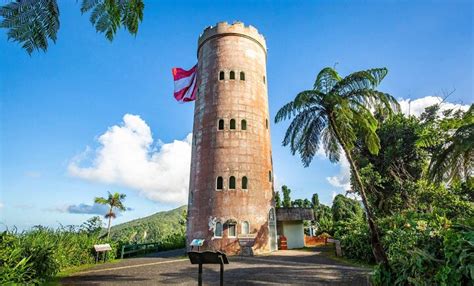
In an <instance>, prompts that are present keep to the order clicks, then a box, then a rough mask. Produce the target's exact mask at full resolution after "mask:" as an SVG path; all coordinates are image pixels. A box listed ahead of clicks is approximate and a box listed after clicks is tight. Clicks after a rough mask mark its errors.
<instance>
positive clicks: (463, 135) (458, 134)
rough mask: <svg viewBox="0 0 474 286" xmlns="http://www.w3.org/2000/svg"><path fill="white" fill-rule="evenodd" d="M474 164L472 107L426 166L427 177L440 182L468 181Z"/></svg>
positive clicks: (473, 110)
mask: <svg viewBox="0 0 474 286" xmlns="http://www.w3.org/2000/svg"><path fill="white" fill-rule="evenodd" d="M473 162H474V105H471V107H470V108H469V110H468V111H467V112H466V113H465V114H464V116H463V118H462V125H461V126H460V127H459V128H458V129H456V131H455V132H454V134H453V135H452V136H451V137H450V138H449V140H448V141H447V142H446V143H445V144H443V145H441V146H439V147H438V148H437V149H436V150H435V152H434V154H433V156H432V158H431V161H430V164H429V166H428V174H429V177H430V178H431V179H432V180H434V181H436V182H441V181H443V180H446V181H448V182H450V181H452V180H462V179H466V180H467V179H468V177H470V176H472V174H473Z"/></svg>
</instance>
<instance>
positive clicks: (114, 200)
mask: <svg viewBox="0 0 474 286" xmlns="http://www.w3.org/2000/svg"><path fill="white" fill-rule="evenodd" d="M108 194H109V195H108V197H107V198H103V197H96V198H95V199H94V203H96V204H101V205H106V206H108V207H109V211H108V212H107V213H106V214H105V218H107V219H109V223H108V225H107V237H110V226H111V224H112V219H113V218H116V217H117V215H116V213H115V212H114V209H118V210H120V211H126V210H127V208H126V207H125V206H124V205H123V201H124V200H125V198H126V195H125V194H119V193H117V192H116V193H113V194H112V193H111V192H108Z"/></svg>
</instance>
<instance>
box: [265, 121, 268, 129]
mask: <svg viewBox="0 0 474 286" xmlns="http://www.w3.org/2000/svg"><path fill="white" fill-rule="evenodd" d="M265 127H266V128H267V129H268V119H265Z"/></svg>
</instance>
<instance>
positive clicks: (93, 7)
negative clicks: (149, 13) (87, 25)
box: [81, 0, 145, 41]
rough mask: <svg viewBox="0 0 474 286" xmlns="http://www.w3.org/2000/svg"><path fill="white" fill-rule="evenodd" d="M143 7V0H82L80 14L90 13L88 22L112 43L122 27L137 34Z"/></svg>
mask: <svg viewBox="0 0 474 286" xmlns="http://www.w3.org/2000/svg"><path fill="white" fill-rule="evenodd" d="M144 7H145V5H144V4H143V0H83V1H82V4H81V13H83V14H84V13H87V12H90V13H91V14H90V17H89V20H90V22H91V23H92V25H94V27H95V29H96V31H97V32H99V33H104V34H105V37H106V38H107V39H108V40H109V41H112V40H113V39H114V37H115V34H116V33H117V30H118V29H120V28H121V27H122V26H123V27H124V28H125V29H126V30H127V31H129V32H130V33H131V34H132V35H136V34H137V32H138V26H139V24H140V22H141V21H142V20H143V9H144Z"/></svg>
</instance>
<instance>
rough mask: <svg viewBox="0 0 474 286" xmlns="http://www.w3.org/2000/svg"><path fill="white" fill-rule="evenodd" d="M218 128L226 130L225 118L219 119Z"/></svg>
mask: <svg viewBox="0 0 474 286" xmlns="http://www.w3.org/2000/svg"><path fill="white" fill-rule="evenodd" d="M218 125H219V126H218V129H219V130H224V119H219V124H218Z"/></svg>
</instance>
